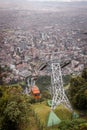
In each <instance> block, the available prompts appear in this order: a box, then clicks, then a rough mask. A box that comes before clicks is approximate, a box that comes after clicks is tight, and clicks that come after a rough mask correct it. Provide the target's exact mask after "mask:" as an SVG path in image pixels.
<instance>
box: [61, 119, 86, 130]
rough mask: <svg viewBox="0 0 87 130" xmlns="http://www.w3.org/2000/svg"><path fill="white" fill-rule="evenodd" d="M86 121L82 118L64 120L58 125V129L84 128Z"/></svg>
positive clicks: (80, 129)
mask: <svg viewBox="0 0 87 130" xmlns="http://www.w3.org/2000/svg"><path fill="white" fill-rule="evenodd" d="M86 129H87V122H86V120H83V119H74V120H64V121H62V122H61V123H60V124H59V126H58V130H86Z"/></svg>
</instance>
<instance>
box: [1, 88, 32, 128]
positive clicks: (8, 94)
mask: <svg viewBox="0 0 87 130" xmlns="http://www.w3.org/2000/svg"><path fill="white" fill-rule="evenodd" d="M0 91H1V92H2V97H1V98H0V118H1V120H0V124H1V126H0V127H1V128H0V130H9V129H10V128H11V129H12V130H17V129H19V130H21V129H22V128H24V127H25V126H26V123H27V121H28V114H27V113H29V108H30V106H29V103H28V98H27V97H26V96H25V95H24V94H23V92H22V89H21V87H20V86H18V87H11V86H10V87H3V88H2V87H1V88H0Z"/></svg>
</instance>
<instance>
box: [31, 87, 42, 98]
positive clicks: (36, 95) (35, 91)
mask: <svg viewBox="0 0 87 130" xmlns="http://www.w3.org/2000/svg"><path fill="white" fill-rule="evenodd" d="M31 93H32V95H33V96H34V98H35V99H36V100H37V99H40V90H39V88H38V87H37V86H34V87H32V89H31Z"/></svg>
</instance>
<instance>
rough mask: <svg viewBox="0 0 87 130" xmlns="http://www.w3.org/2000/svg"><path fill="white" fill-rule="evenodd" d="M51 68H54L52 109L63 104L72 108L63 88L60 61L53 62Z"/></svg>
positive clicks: (52, 76)
mask: <svg viewBox="0 0 87 130" xmlns="http://www.w3.org/2000/svg"><path fill="white" fill-rule="evenodd" d="M51 68H52V74H51V84H52V88H51V90H52V109H55V108H56V106H58V105H60V104H63V105H64V106H65V107H67V108H69V109H70V110H72V108H71V105H70V102H69V100H68V98H67V96H66V94H65V91H64V88H63V80H62V73H61V67H60V63H51Z"/></svg>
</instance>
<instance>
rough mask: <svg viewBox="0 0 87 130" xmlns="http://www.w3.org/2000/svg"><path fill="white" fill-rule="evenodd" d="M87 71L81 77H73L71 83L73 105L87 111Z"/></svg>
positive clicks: (70, 93)
mask: <svg viewBox="0 0 87 130" xmlns="http://www.w3.org/2000/svg"><path fill="white" fill-rule="evenodd" d="M86 74H87V73H86V71H85V70H83V72H82V74H81V76H76V77H72V78H71V81H70V88H69V97H70V100H71V102H72V105H73V106H74V107H76V108H78V109H82V110H85V109H87V82H86V76H87V75H86Z"/></svg>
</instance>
